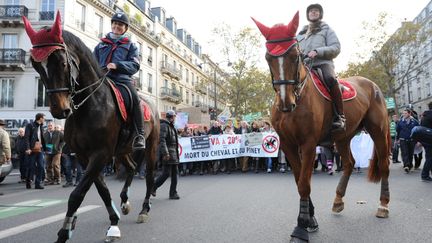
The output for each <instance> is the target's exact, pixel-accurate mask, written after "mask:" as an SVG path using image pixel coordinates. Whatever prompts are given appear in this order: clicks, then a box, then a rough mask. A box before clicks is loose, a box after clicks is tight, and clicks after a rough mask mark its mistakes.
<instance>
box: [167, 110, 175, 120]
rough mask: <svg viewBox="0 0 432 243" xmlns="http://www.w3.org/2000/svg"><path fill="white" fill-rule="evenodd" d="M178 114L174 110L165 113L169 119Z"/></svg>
mask: <svg viewBox="0 0 432 243" xmlns="http://www.w3.org/2000/svg"><path fill="white" fill-rule="evenodd" d="M175 116H176V113H175V111H173V110H168V111H167V112H166V113H165V117H166V118H167V119H169V118H173V117H175Z"/></svg>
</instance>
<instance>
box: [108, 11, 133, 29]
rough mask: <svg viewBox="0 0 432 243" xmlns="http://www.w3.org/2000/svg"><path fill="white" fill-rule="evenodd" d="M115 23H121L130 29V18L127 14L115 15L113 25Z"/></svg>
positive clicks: (112, 20)
mask: <svg viewBox="0 0 432 243" xmlns="http://www.w3.org/2000/svg"><path fill="white" fill-rule="evenodd" d="M114 21H117V22H121V23H123V24H125V25H126V26H127V27H129V18H128V17H127V15H126V14H125V13H115V14H114V15H113V16H112V18H111V24H112V22H114Z"/></svg>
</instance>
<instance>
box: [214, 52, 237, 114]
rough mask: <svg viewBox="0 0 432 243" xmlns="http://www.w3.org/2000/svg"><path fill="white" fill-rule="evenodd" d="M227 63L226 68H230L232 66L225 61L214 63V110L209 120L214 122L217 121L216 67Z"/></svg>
mask: <svg viewBox="0 0 432 243" xmlns="http://www.w3.org/2000/svg"><path fill="white" fill-rule="evenodd" d="M224 62H227V66H228V67H230V66H231V65H232V63H231V62H230V61H229V60H227V61H222V62H216V63H215V67H214V69H213V83H214V110H213V118H212V117H210V119H211V120H216V119H217V77H216V67H219V64H221V63H224Z"/></svg>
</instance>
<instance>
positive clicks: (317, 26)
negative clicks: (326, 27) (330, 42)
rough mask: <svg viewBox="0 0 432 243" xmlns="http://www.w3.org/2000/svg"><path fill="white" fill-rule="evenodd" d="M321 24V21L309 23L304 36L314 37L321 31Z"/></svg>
mask: <svg viewBox="0 0 432 243" xmlns="http://www.w3.org/2000/svg"><path fill="white" fill-rule="evenodd" d="M321 23H322V22H321V21H315V22H311V23H310V24H309V26H308V29H307V31H306V36H308V37H309V36H310V35H314V34H316V33H318V31H320V30H321Z"/></svg>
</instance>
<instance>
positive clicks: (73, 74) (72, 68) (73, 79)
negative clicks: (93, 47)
mask: <svg viewBox="0 0 432 243" xmlns="http://www.w3.org/2000/svg"><path fill="white" fill-rule="evenodd" d="M48 46H60V47H61V49H63V50H64V51H65V53H66V60H67V65H68V69H69V85H70V87H63V88H56V89H46V90H45V92H47V94H48V95H51V94H54V93H63V92H66V93H68V94H70V97H71V99H70V103H71V105H72V107H73V108H74V109H75V110H77V109H78V108H79V107H80V106H82V105H83V104H84V102H86V101H87V100H88V99H89V98H90V97H91V96H92V95H93V94H94V93H95V92H96V91H97V90H98V89H99V88H100V87H101V86H102V84H103V82H104V81H105V79H106V76H107V74H108V72H109V71H108V72H106V73H105V74H104V75H103V76H102V77H101V78H100V79H99V80H98V82H95V83H92V84H90V85H88V86H87V87H84V88H82V89H79V90H76V89H75V85H78V82H77V78H78V74H79V66H78V63H77V61H76V60H75V59H74V58H73V57H72V55H70V53H69V51H68V48H67V46H66V44H62V43H44V44H39V45H33V48H43V47H48ZM95 85H97V87H96V88H95V89H94V90H93V91H92V92H90V94H89V95H88V96H86V97H85V98H84V99H83V100H82V101H81V102H80V103H78V104H75V102H74V100H73V98H74V97H75V96H76V95H78V94H80V93H82V92H84V91H85V90H87V89H89V88H91V87H93V86H95ZM45 87H46V86H45Z"/></svg>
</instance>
